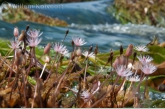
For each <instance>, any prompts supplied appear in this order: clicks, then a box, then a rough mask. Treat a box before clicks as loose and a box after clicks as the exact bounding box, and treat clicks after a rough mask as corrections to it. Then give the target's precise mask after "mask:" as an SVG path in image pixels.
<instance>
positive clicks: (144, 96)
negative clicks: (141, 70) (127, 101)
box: [144, 76, 148, 99]
mask: <svg viewBox="0 0 165 109" xmlns="http://www.w3.org/2000/svg"><path fill="white" fill-rule="evenodd" d="M147 85H148V76H146V84H145V88H144V99H145V98H146V96H145V93H146V90H147Z"/></svg>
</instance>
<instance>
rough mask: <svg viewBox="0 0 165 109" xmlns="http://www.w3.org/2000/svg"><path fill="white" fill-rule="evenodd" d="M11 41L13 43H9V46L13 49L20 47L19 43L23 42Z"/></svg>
mask: <svg viewBox="0 0 165 109" xmlns="http://www.w3.org/2000/svg"><path fill="white" fill-rule="evenodd" d="M10 43H11V45H9V47H10V48H12V49H17V48H19V45H20V44H21V42H19V41H12V40H11V41H10Z"/></svg>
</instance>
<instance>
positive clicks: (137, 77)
mask: <svg viewBox="0 0 165 109" xmlns="http://www.w3.org/2000/svg"><path fill="white" fill-rule="evenodd" d="M126 80H128V81H132V82H138V81H140V77H139V76H138V75H133V76H128V77H126Z"/></svg>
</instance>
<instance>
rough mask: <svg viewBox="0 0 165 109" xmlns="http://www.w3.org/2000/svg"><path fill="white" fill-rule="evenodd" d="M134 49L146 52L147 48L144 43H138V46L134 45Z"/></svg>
mask: <svg viewBox="0 0 165 109" xmlns="http://www.w3.org/2000/svg"><path fill="white" fill-rule="evenodd" d="M135 50H137V51H140V52H147V51H148V48H147V47H146V46H144V45H139V46H135Z"/></svg>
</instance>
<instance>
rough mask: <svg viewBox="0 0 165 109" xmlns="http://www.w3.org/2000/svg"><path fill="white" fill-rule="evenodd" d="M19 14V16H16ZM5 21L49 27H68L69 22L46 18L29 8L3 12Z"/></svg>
mask: <svg viewBox="0 0 165 109" xmlns="http://www.w3.org/2000/svg"><path fill="white" fill-rule="evenodd" d="M15 13H17V14H15ZM3 14H4V15H3V17H2V18H3V20H5V21H7V22H10V23H15V22H18V21H22V20H24V21H31V22H35V23H41V24H45V25H49V26H64V27H65V26H67V25H68V24H67V22H65V21H63V20H60V19H58V18H52V17H49V16H45V15H43V14H40V13H36V12H34V11H32V10H29V9H27V8H12V7H8V9H5V10H3Z"/></svg>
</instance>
